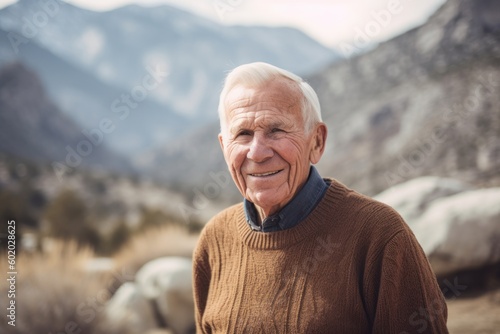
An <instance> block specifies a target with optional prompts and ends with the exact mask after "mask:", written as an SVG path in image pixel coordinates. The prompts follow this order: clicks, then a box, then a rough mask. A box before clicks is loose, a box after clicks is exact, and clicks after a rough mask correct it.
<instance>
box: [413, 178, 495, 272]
mask: <svg viewBox="0 0 500 334" xmlns="http://www.w3.org/2000/svg"><path fill="white" fill-rule="evenodd" d="M411 228H412V230H413V232H414V233H415V236H416V237H417V239H418V241H419V242H420V244H421V245H422V248H423V250H424V251H425V253H426V254H427V256H428V258H429V261H430V263H431V265H432V267H433V269H434V272H435V273H436V275H438V276H440V275H446V274H450V273H454V272H458V271H462V270H468V269H474V268H480V267H484V266H488V265H493V264H495V263H498V262H499V261H500V188H490V189H480V190H472V191H467V192H463V193H460V194H456V195H453V196H449V197H445V198H440V199H437V200H436V201H434V202H433V203H432V204H431V205H430V206H429V208H428V209H427V210H426V211H425V212H424V213H423V215H422V216H421V217H420V218H419V219H418V220H416V221H415V222H414V223H413V224H412V225H411Z"/></svg>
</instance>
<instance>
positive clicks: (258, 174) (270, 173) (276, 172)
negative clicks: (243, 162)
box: [249, 169, 283, 177]
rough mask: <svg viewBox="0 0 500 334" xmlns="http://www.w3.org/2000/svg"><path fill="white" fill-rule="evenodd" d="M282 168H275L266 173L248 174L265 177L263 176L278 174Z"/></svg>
mask: <svg viewBox="0 0 500 334" xmlns="http://www.w3.org/2000/svg"><path fill="white" fill-rule="evenodd" d="M282 170H283V169H280V170H277V171H275V172H267V173H254V174H249V175H250V176H254V177H265V176H271V175H275V174H278V173H279V172H281V171H282Z"/></svg>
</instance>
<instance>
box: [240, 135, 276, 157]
mask: <svg viewBox="0 0 500 334" xmlns="http://www.w3.org/2000/svg"><path fill="white" fill-rule="evenodd" d="M273 154H274V152H273V150H272V148H271V147H270V146H269V143H268V142H267V140H266V138H265V137H264V136H263V135H262V134H260V133H257V132H256V133H255V134H254V136H253V138H252V142H251V144H250V149H249V150H248V152H247V158H248V159H250V160H252V161H254V162H264V161H266V160H267V159H269V158H271V157H272V156H273Z"/></svg>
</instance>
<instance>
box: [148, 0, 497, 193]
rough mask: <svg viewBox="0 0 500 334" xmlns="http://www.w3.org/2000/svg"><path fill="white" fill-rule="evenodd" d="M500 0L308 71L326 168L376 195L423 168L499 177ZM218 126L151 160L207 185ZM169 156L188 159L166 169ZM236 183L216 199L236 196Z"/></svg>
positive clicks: (478, 178) (220, 165) (456, 6)
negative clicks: (322, 126) (324, 130)
mask: <svg viewBox="0 0 500 334" xmlns="http://www.w3.org/2000/svg"><path fill="white" fill-rule="evenodd" d="M499 6H500V5H499V3H498V2H495V1H493V0H479V1H472V0H462V1H451V0H450V1H448V2H447V3H445V4H444V5H443V6H442V7H441V8H440V9H439V10H438V11H437V12H436V13H435V14H434V15H433V16H432V17H431V18H430V19H429V20H428V22H427V23H425V24H423V25H422V26H420V27H418V28H415V29H413V30H411V31H409V32H407V33H405V34H403V35H400V36H398V37H396V38H394V39H392V40H390V41H387V42H385V43H383V44H381V45H379V46H378V47H377V48H376V49H374V50H372V51H370V52H368V53H366V54H363V55H360V56H357V57H353V58H351V59H348V60H345V61H342V62H337V63H334V64H333V65H331V66H329V67H328V68H326V69H324V70H322V71H321V72H318V73H316V74H314V75H311V76H309V77H308V78H307V80H308V81H309V82H310V83H311V85H312V86H313V88H314V89H315V90H316V91H317V93H318V95H319V98H320V102H321V106H322V113H323V118H324V121H325V122H326V123H327V125H328V128H329V137H328V143H327V148H326V151H325V154H324V156H323V158H322V161H321V162H320V163H319V165H318V168H319V169H320V172H321V174H322V175H325V176H332V177H335V178H337V179H339V180H340V181H342V182H344V183H345V184H347V185H348V186H350V187H352V188H354V189H356V190H358V191H361V192H364V193H366V194H369V195H374V194H376V193H378V192H380V191H382V190H384V189H386V188H389V187H390V186H393V185H395V184H397V183H400V182H403V181H406V180H408V179H412V178H415V177H418V176H422V175H436V176H447V177H454V178H456V179H458V180H462V181H466V182H468V183H471V184H474V185H476V186H484V185H486V186H497V185H499V184H500V110H499V106H500V94H499V92H500V80H499V78H500V24H499V23H500V19H499V18H500V7H499ZM217 133H218V125H217V123H216V122H214V123H213V124H212V125H210V126H205V127H202V128H200V129H198V130H196V131H195V132H194V133H191V134H189V135H186V136H184V137H183V138H180V139H178V140H177V141H176V142H175V143H174V144H172V145H167V146H165V147H163V148H162V149H161V150H157V151H155V152H150V153H149V155H148V159H144V161H149V162H150V166H152V170H155V173H156V174H157V175H159V176H161V177H162V178H164V179H167V180H169V181H170V182H174V180H175V182H177V183H184V184H187V185H188V186H186V190H187V191H190V190H191V189H192V188H196V187H200V185H207V184H210V183H211V182H213V180H211V177H210V173H221V172H224V171H225V170H226V169H227V168H226V167H225V164H224V161H223V157H222V154H221V152H220V148H219V144H218V141H217ZM172 164H175V166H183V167H184V168H180V167H173V168H169V169H168V170H167V169H164V168H162V167H163V166H171V165H172ZM191 166H196V167H197V168H196V170H195V169H194V168H193V169H192V168H191ZM192 180H194V181H192ZM233 188H234V187H232V186H229V188H227V189H228V191H224V192H222V194H221V195H220V196H219V197H217V199H221V198H222V196H225V197H226V198H227V199H229V200H232V201H233V202H234V201H238V200H239V199H240V197H238V195H237V193H236V191H235V190H234V189H233ZM229 189H231V190H229Z"/></svg>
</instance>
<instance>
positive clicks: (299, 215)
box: [243, 166, 329, 232]
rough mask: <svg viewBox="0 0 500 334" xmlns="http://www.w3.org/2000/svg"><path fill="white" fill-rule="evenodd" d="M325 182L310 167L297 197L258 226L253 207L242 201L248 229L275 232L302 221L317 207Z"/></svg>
mask: <svg viewBox="0 0 500 334" xmlns="http://www.w3.org/2000/svg"><path fill="white" fill-rule="evenodd" d="M328 185H329V184H328V183H327V181H325V180H323V179H322V178H321V176H320V175H319V173H318V171H317V170H316V168H315V167H314V166H311V169H310V171H309V177H308V178H307V181H306V183H305V184H304V186H303V187H302V189H300V190H299V192H298V193H297V195H295V197H294V198H292V200H291V201H290V202H288V203H287V205H285V206H284V207H283V209H281V210H280V211H279V212H278V213H275V214H274V215H272V216H269V217H266V218H265V219H264V221H263V222H262V224H261V225H259V224H258V222H259V219H258V213H257V209H256V208H255V205H254V204H253V203H252V202H250V201H248V200H247V199H244V200H243V205H244V208H245V216H246V219H247V223H248V225H249V226H250V228H251V229H252V230H254V231H261V232H275V231H281V230H286V229H289V228H292V227H294V226H296V225H297V224H299V223H300V222H301V221H302V220H304V219H305V218H306V217H307V216H308V215H309V214H310V213H311V212H312V210H313V209H314V208H315V207H316V205H318V203H319V201H321V199H322V198H323V196H324V195H325V192H326V190H327V189H328Z"/></svg>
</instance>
